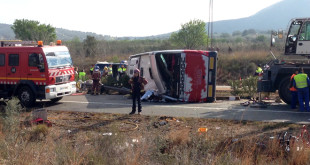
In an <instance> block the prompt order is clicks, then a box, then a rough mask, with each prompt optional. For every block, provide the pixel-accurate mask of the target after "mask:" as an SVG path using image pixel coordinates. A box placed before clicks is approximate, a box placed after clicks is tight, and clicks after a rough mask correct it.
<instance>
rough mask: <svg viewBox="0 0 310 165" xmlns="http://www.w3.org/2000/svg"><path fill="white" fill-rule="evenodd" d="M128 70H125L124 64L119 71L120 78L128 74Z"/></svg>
mask: <svg viewBox="0 0 310 165" xmlns="http://www.w3.org/2000/svg"><path fill="white" fill-rule="evenodd" d="M126 70H127V68H125V66H124V64H122V65H121V67H119V68H118V69H117V71H118V74H119V77H122V76H123V75H124V74H125V73H126Z"/></svg>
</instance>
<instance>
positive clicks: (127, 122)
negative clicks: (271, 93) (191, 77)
mask: <svg viewBox="0 0 310 165" xmlns="http://www.w3.org/2000/svg"><path fill="white" fill-rule="evenodd" d="M30 115H31V113H30V112H27V113H22V114H21V115H20V120H22V121H25V120H29V119H30V118H31V117H30ZM48 120H49V121H50V122H51V123H52V127H45V128H44V129H42V128H40V126H39V125H36V124H33V125H32V126H29V125H25V124H21V125H20V126H19V127H20V129H18V130H19V132H14V133H12V132H11V134H12V135H16V137H15V138H14V139H13V140H12V141H11V140H8V137H9V134H8V133H9V132H8V130H7V131H5V129H3V132H2V134H1V136H0V139H1V141H0V142H1V143H0V147H1V152H0V156H1V159H0V160H1V163H6V162H8V161H9V160H10V159H12V156H16V157H14V161H13V162H14V163H21V162H28V163H29V162H31V163H39V162H40V163H41V164H178V163H181V162H183V163H184V162H186V164H187V163H188V164H214V163H215V164H217V163H224V164H227V163H228V164H235V163H241V164H242V163H246V162H248V163H250V164H252V163H258V164H259V163H270V162H273V163H279V162H281V161H282V162H283V161H287V162H295V161H297V160H302V162H303V161H305V162H306V161H308V160H309V156H306V157H305V156H304V155H303V157H302V159H301V156H299V157H298V156H296V154H294V155H295V156H293V155H292V153H296V152H292V151H293V149H292V151H291V152H287V151H285V149H283V147H281V146H283V145H281V144H280V143H279V140H278V137H277V136H278V134H279V133H283V132H288V134H292V135H296V136H297V135H298V134H299V133H300V130H301V129H302V125H296V124H289V123H265V122H249V121H232V120H220V119H197V118H183V117H182V118H174V117H168V116H144V115H141V116H139V115H123V114H106V113H85V112H61V111H48ZM22 123H24V122H22ZM3 126H4V127H5V125H3ZM296 144H297V143H296ZM14 146H15V149H17V150H15V149H14V150H12V149H11V148H12V147H13V148H14ZM304 148H306V147H304ZM19 149H20V150H19ZM295 150H296V146H294V151H295ZM303 151H306V150H303ZM8 153H9V154H10V156H9V154H8ZM287 153H288V154H290V155H292V156H289V159H288V158H287V155H288V154H287ZM299 153H305V152H299ZM23 154H25V155H31V156H24V155H23ZM297 154H298V153H297ZM18 155H19V156H18ZM284 156H286V157H284ZM39 160H40V161H39Z"/></svg>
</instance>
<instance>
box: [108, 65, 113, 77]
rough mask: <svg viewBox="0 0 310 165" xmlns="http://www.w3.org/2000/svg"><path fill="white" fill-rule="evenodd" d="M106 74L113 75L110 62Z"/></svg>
mask: <svg viewBox="0 0 310 165" xmlns="http://www.w3.org/2000/svg"><path fill="white" fill-rule="evenodd" d="M108 76H113V68H112V64H110V65H109V67H108Z"/></svg>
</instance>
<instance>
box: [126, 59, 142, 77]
mask: <svg viewBox="0 0 310 165" xmlns="http://www.w3.org/2000/svg"><path fill="white" fill-rule="evenodd" d="M139 62H140V56H138V57H133V58H131V59H130V61H129V66H128V71H127V72H128V75H129V77H132V76H133V71H134V70H135V69H136V68H139V67H140V66H139Z"/></svg>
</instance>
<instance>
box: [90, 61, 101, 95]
mask: <svg viewBox="0 0 310 165" xmlns="http://www.w3.org/2000/svg"><path fill="white" fill-rule="evenodd" d="M92 79H93V88H92V95H94V94H95V95H98V94H99V93H100V89H99V87H100V79H101V73H100V71H99V66H96V67H95V71H94V72H93V74H92Z"/></svg>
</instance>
